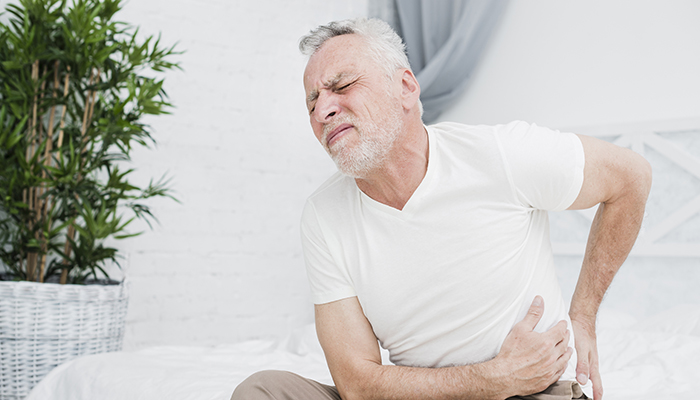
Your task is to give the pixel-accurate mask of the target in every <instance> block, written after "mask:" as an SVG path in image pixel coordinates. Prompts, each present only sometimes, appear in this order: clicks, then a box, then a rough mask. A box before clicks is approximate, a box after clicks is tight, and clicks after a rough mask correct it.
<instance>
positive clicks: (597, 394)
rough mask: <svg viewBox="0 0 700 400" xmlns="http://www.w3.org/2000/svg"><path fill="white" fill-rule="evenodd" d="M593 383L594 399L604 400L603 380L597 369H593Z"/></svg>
mask: <svg viewBox="0 0 700 400" xmlns="http://www.w3.org/2000/svg"><path fill="white" fill-rule="evenodd" d="M591 383H592V384H593V399H594V400H602V399H603V380H602V379H601V378H600V372H599V371H598V369H597V368H591Z"/></svg>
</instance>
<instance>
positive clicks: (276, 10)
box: [121, 0, 367, 349]
mask: <svg viewBox="0 0 700 400" xmlns="http://www.w3.org/2000/svg"><path fill="white" fill-rule="evenodd" d="M366 8H367V3H366V1H352V2H350V1H328V0H308V1H294V2H288V1H283V0H279V1H230V0H206V1H197V2H194V1H187V0H167V1H166V0H138V1H130V2H127V3H126V6H125V7H124V10H123V11H122V12H121V18H123V19H124V20H127V21H129V22H131V23H133V24H138V25H140V26H141V29H142V31H143V32H145V33H149V34H150V33H157V32H161V33H162V40H163V42H164V43H174V42H176V41H177V42H179V45H178V47H179V48H180V49H182V50H185V51H186V53H185V54H183V55H182V56H180V57H178V59H179V60H180V61H181V62H182V67H183V69H184V71H182V72H173V73H169V74H168V76H167V79H166V90H167V92H168V94H169V95H170V99H171V101H172V103H173V104H174V105H175V106H176V108H175V109H174V110H173V114H172V115H169V116H159V117H157V118H153V119H152V120H151V121H150V122H151V125H152V127H153V130H154V137H155V138H157V140H158V148H157V149H156V150H155V151H139V152H138V153H137V154H136V156H135V157H134V162H133V166H134V167H136V168H137V169H138V173H139V174H140V176H141V181H142V182H145V179H146V178H147V177H151V176H160V175H161V174H163V173H166V172H167V173H168V175H169V176H171V177H172V183H173V188H174V189H175V191H176V196H177V197H178V198H179V200H180V201H181V204H177V203H174V202H171V201H167V200H158V201H154V202H152V203H151V204H152V205H153V208H154V209H155V211H156V215H157V217H158V218H159V220H160V225H157V226H155V229H154V231H152V232H146V233H145V234H144V235H143V236H141V237H139V238H136V239H133V240H131V241H129V242H125V243H123V244H122V245H121V246H122V247H124V248H125V250H126V252H127V254H128V255H129V259H128V261H127V264H128V271H127V276H128V278H129V280H130V281H131V284H132V291H131V293H132V296H131V300H130V305H129V312H128V316H127V333H126V338H125V348H127V349H130V348H139V347H144V346H149V345H157V344H201V345H210V344H217V343H226V342H236V341H240V340H244V339H249V338H255V337H273V336H280V335H284V334H286V333H288V332H289V331H290V330H291V329H293V328H294V327H296V326H299V325H301V324H303V323H308V322H310V321H312V318H313V315H312V311H313V310H312V305H311V301H310V299H309V296H308V287H307V283H306V275H305V271H304V266H303V260H302V256H301V248H300V242H299V235H298V222H299V218H300V215H301V209H302V206H303V203H304V200H305V199H306V197H307V196H308V195H309V194H310V193H311V192H312V191H313V190H314V189H315V188H316V187H317V186H318V185H320V184H321V183H322V182H323V181H324V180H325V178H326V177H328V176H329V175H330V174H331V173H332V172H333V171H335V167H334V165H333V164H332V162H331V161H330V160H329V159H328V157H327V155H326V154H325V152H324V151H323V150H322V148H321V147H320V146H319V145H318V143H317V142H316V141H315V139H314V137H313V134H312V132H311V129H310V127H309V123H308V117H307V112H306V108H305V105H304V101H303V99H304V91H303V87H302V83H301V77H302V72H303V68H304V65H305V62H306V61H305V58H304V57H303V56H302V55H301V54H300V53H299V51H298V50H297V43H298V40H299V38H300V37H301V36H302V35H303V34H305V33H307V32H308V31H309V30H310V29H311V28H313V27H315V26H317V25H318V24H321V23H325V22H328V21H330V20H333V19H340V18H349V17H354V16H360V15H364V14H365V12H366Z"/></svg>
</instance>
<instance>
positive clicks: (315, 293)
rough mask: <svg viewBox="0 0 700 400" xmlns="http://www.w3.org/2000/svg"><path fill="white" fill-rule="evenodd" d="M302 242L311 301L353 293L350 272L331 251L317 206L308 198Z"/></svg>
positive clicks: (338, 297) (329, 299)
mask: <svg viewBox="0 0 700 400" xmlns="http://www.w3.org/2000/svg"><path fill="white" fill-rule="evenodd" d="M301 245H302V249H303V252H304V261H305V262H306V274H307V277H308V278H309V286H310V287H311V298H312V300H313V302H314V304H324V303H330V302H332V301H336V300H340V299H344V298H348V297H353V296H356V293H355V289H354V287H353V286H352V283H351V280H350V277H349V274H348V273H347V271H344V270H342V269H341V268H339V266H338V263H337V262H336V261H335V260H334V258H333V256H332V255H331V251H330V249H329V247H328V245H327V243H326V240H325V238H324V237H323V230H322V227H321V224H320V222H319V218H318V215H317V213H316V210H315V208H314V206H313V204H312V203H311V202H308V201H307V203H306V205H305V207H304V212H303V214H302V218H301Z"/></svg>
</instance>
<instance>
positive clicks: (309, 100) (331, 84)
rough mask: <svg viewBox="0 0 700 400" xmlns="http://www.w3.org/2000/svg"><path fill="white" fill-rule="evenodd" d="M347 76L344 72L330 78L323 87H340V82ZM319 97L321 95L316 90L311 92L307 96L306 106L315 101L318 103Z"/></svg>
mask: <svg viewBox="0 0 700 400" xmlns="http://www.w3.org/2000/svg"><path fill="white" fill-rule="evenodd" d="M345 75H346V74H345V73H343V72H341V73H339V74H337V75H335V76H334V77H332V78H330V79H329V80H328V81H327V82H326V83H324V84H323V87H326V88H330V89H332V88H334V87H336V86H338V83H340V81H341V80H343V78H344V77H345ZM318 95H319V92H318V90H316V89H314V90H312V91H311V92H309V95H308V96H306V104H311V103H313V102H314V101H316V99H318Z"/></svg>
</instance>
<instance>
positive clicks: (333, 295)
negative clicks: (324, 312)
mask: <svg viewBox="0 0 700 400" xmlns="http://www.w3.org/2000/svg"><path fill="white" fill-rule="evenodd" d="M355 296H357V294H356V293H355V289H353V288H349V287H348V288H345V289H340V290H336V291H334V292H329V293H314V294H312V295H311V300H312V301H313V302H314V304H326V303H332V302H334V301H338V300H343V299H347V298H349V297H355Z"/></svg>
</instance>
